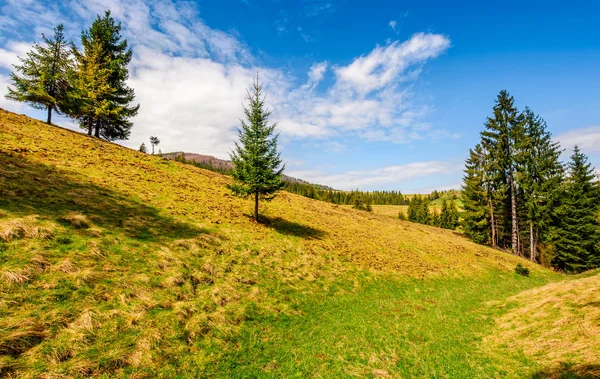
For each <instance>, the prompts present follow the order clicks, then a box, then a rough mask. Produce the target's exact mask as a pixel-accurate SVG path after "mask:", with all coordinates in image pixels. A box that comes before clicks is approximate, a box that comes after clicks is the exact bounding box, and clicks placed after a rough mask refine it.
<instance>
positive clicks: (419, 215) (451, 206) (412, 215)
mask: <svg viewBox="0 0 600 379" xmlns="http://www.w3.org/2000/svg"><path fill="white" fill-rule="evenodd" d="M434 192H435V194H432V195H431V196H426V197H423V196H420V195H416V196H415V197H413V198H412V200H411V201H410V204H409V205H408V215H407V216H408V221H412V222H417V223H419V224H425V225H431V226H437V227H438V228H444V229H452V230H454V229H456V228H457V227H458V220H459V214H458V209H457V208H456V204H455V203H454V200H450V202H448V201H446V200H445V199H444V200H443V201H442V209H441V211H440V212H439V213H438V212H437V211H436V210H435V209H434V210H433V212H431V211H430V207H429V203H430V201H429V200H430V199H431V198H432V197H435V199H439V198H440V195H439V193H437V191H434ZM403 216H404V213H402V212H401V214H400V215H399V218H400V219H402V217H403Z"/></svg>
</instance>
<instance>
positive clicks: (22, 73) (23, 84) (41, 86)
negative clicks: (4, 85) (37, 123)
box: [6, 25, 73, 124]
mask: <svg viewBox="0 0 600 379" xmlns="http://www.w3.org/2000/svg"><path fill="white" fill-rule="evenodd" d="M42 39H43V40H44V46H42V45H38V44H34V45H33V48H32V50H30V51H29V52H28V53H27V56H26V57H25V58H20V60H21V65H15V66H14V67H15V72H12V73H11V74H10V78H11V80H12V85H13V87H8V93H7V95H6V98H7V99H10V100H15V101H20V102H24V103H28V104H29V105H31V106H32V107H34V108H36V109H45V110H46V111H47V119H46V122H47V123H48V124H52V111H55V112H56V113H62V112H64V108H65V102H66V98H67V93H68V91H69V89H70V83H69V80H68V77H69V71H70V70H72V67H73V58H72V55H71V48H70V44H69V42H67V40H66V39H65V36H64V27H63V25H58V26H57V27H56V28H54V35H53V36H52V37H51V38H48V37H46V36H45V35H43V34H42Z"/></svg>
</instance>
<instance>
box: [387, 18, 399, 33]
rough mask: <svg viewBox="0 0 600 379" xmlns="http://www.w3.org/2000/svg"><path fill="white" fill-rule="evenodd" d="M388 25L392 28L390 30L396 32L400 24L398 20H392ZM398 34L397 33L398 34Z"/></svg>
mask: <svg viewBox="0 0 600 379" xmlns="http://www.w3.org/2000/svg"><path fill="white" fill-rule="evenodd" d="M388 25H389V26H390V28H392V30H393V31H394V32H396V26H397V25H398V22H396V20H392V21H390V22H389V23H388ZM396 33H397V32H396Z"/></svg>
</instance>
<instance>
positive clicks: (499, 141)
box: [481, 91, 523, 255]
mask: <svg viewBox="0 0 600 379" xmlns="http://www.w3.org/2000/svg"><path fill="white" fill-rule="evenodd" d="M485 128H486V129H485V130H484V131H483V132H482V133H481V137H482V147H483V149H484V150H485V151H486V152H487V153H488V154H489V155H490V156H491V159H489V160H488V162H489V163H490V165H489V167H488V170H489V175H490V178H491V180H492V182H493V184H494V187H495V188H494V189H495V191H494V195H495V198H494V199H493V201H492V203H494V202H495V203H496V204H498V205H499V207H498V208H495V207H494V208H493V209H492V212H493V213H494V216H495V218H496V219H497V220H496V226H497V230H498V240H499V241H500V242H501V244H502V245H503V246H507V245H509V241H510V246H511V248H512V251H513V254H515V255H518V254H519V253H520V251H519V244H518V240H519V230H518V219H517V208H518V205H517V183H516V180H515V171H516V162H515V159H514V157H515V154H516V147H517V141H518V140H519V139H520V138H521V137H522V129H523V119H522V117H521V116H520V114H519V112H518V110H517V108H516V107H515V105H514V98H513V97H512V96H510V95H509V94H508V92H506V91H500V93H499V94H498V98H497V99H496V105H495V106H494V115H493V116H492V117H488V119H487V121H486V123H485ZM496 211H497V212H496Z"/></svg>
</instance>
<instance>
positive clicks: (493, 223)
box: [488, 195, 498, 247]
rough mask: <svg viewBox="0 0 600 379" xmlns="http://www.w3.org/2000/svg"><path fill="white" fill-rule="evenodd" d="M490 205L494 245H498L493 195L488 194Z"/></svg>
mask: <svg viewBox="0 0 600 379" xmlns="http://www.w3.org/2000/svg"><path fill="white" fill-rule="evenodd" d="M488 205H489V207H490V224H491V227H492V247H496V246H497V245H498V244H497V241H496V239H497V238H496V221H495V220H494V204H493V203H492V197H491V196H489V195H488Z"/></svg>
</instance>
